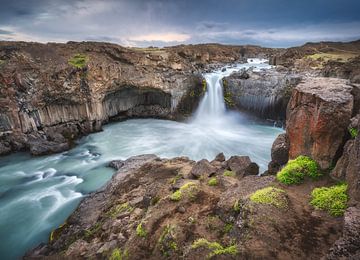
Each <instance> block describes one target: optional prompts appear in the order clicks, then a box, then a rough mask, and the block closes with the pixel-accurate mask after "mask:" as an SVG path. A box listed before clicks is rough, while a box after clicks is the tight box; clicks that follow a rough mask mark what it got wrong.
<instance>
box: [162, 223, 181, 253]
mask: <svg viewBox="0 0 360 260" xmlns="http://www.w3.org/2000/svg"><path fill="white" fill-rule="evenodd" d="M158 246H159V249H160V251H161V253H162V254H163V255H164V256H170V255H171V254H172V253H173V252H176V251H177V250H178V246H177V243H176V240H175V226H172V225H167V226H166V227H165V228H164V230H163V232H162V234H161V236H160V238H159V240H158Z"/></svg>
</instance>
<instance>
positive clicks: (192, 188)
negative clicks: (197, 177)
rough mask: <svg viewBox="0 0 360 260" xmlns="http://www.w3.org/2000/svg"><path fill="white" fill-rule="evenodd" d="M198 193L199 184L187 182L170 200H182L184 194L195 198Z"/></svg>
mask: <svg viewBox="0 0 360 260" xmlns="http://www.w3.org/2000/svg"><path fill="white" fill-rule="evenodd" d="M196 193H197V185H196V184H195V183H194V182H188V183H185V184H184V185H183V186H181V188H180V189H178V190H177V191H175V192H174V193H173V194H171V195H170V200H172V201H180V200H181V198H182V197H183V196H184V195H187V196H189V197H190V199H194V198H195V196H196Z"/></svg>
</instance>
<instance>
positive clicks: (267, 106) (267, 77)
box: [222, 69, 302, 121]
mask: <svg viewBox="0 0 360 260" xmlns="http://www.w3.org/2000/svg"><path fill="white" fill-rule="evenodd" d="M301 78H302V76H301V75H299V74H294V73H289V72H288V71H285V72H281V71H277V70H275V69H269V70H266V71H259V72H258V71H251V70H241V71H240V72H235V73H232V74H231V75H230V76H228V77H225V78H223V81H222V83H223V88H224V97H225V100H226V103H227V105H228V106H232V107H235V108H237V109H239V110H244V111H248V112H250V113H253V114H255V115H257V116H259V117H261V118H264V119H271V120H275V121H285V116H286V106H287V103H288V101H289V99H290V93H291V90H292V89H293V88H294V87H295V86H296V85H297V84H298V83H299V82H300V80H301Z"/></svg>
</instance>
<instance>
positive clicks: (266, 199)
mask: <svg viewBox="0 0 360 260" xmlns="http://www.w3.org/2000/svg"><path fill="white" fill-rule="evenodd" d="M285 194H286V193H285V191H284V190H282V189H278V188H274V187H266V188H263V189H260V190H257V191H255V192H254V193H253V194H251V196H250V200H251V201H252V202H255V203H260V204H268V205H273V206H275V207H277V208H286V207H287V199H286V196H285Z"/></svg>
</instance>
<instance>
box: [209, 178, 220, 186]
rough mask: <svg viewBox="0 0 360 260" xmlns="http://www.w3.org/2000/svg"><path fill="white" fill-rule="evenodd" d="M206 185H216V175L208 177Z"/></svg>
mask: <svg viewBox="0 0 360 260" xmlns="http://www.w3.org/2000/svg"><path fill="white" fill-rule="evenodd" d="M208 185H209V186H216V185H218V180H217V179H216V177H212V178H210V180H209V181H208Z"/></svg>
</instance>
